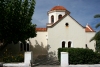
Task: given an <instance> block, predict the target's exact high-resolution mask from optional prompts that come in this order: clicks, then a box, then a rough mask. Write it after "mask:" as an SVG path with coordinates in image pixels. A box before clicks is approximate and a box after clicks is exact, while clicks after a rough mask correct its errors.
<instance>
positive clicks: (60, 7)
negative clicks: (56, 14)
mask: <svg viewBox="0 0 100 67" xmlns="http://www.w3.org/2000/svg"><path fill="white" fill-rule="evenodd" d="M53 10H66V8H65V7H63V6H55V7H53V8H52V9H51V10H50V11H53Z"/></svg>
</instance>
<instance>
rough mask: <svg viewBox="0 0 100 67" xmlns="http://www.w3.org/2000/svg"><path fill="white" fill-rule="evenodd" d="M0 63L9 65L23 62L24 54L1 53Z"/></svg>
mask: <svg viewBox="0 0 100 67" xmlns="http://www.w3.org/2000/svg"><path fill="white" fill-rule="evenodd" d="M0 62H5V63H11V62H24V54H23V53H17V54H12V52H8V51H7V50H6V51H5V52H2V53H1V55H0Z"/></svg>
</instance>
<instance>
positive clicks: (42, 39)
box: [30, 31, 48, 46]
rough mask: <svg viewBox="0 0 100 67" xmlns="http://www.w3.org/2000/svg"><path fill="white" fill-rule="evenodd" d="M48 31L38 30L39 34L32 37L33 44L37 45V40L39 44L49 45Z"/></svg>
mask: <svg viewBox="0 0 100 67" xmlns="http://www.w3.org/2000/svg"><path fill="white" fill-rule="evenodd" d="M47 36H48V35H47V32H46V31H45V32H37V36H36V37H34V38H30V41H31V45H32V46H34V45H36V41H37V42H38V44H39V45H41V44H43V45H44V46H47Z"/></svg>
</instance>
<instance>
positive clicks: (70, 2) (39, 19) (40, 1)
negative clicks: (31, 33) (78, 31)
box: [32, 0, 100, 30]
mask: <svg viewBox="0 0 100 67" xmlns="http://www.w3.org/2000/svg"><path fill="white" fill-rule="evenodd" d="M57 5H61V6H64V7H65V8H66V9H67V10H68V11H70V12H71V14H70V15H71V16H72V17H73V18H74V19H75V20H77V21H78V22H79V23H80V24H81V25H83V26H85V25H86V24H87V23H88V24H89V25H90V26H91V27H92V28H93V29H94V30H96V29H95V25H96V24H97V23H99V22H100V19H99V18H98V19H97V18H94V15H95V14H100V0H36V5H35V12H34V15H33V17H32V23H33V24H36V25H37V27H46V23H48V15H47V12H48V11H49V10H50V9H51V8H53V7H54V6H57Z"/></svg>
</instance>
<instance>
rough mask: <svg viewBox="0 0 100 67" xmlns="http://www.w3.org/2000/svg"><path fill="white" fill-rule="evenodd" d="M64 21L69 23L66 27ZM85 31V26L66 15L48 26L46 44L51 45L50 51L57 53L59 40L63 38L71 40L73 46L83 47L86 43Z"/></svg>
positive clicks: (59, 44)
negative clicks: (53, 24) (56, 22)
mask: <svg viewBox="0 0 100 67" xmlns="http://www.w3.org/2000/svg"><path fill="white" fill-rule="evenodd" d="M66 22H67V23H68V24H69V26H68V27H66V26H65V23H66ZM85 33H86V32H85V28H83V27H82V26H81V25H79V24H78V23H77V22H76V21H75V20H73V19H72V18H71V17H70V16H69V15H67V16H66V17H65V18H64V19H63V20H61V21H60V22H59V23H58V24H57V25H55V26H54V27H52V28H48V44H49V45H50V47H51V48H50V51H56V54H57V49H58V48H59V47H60V46H61V41H63V40H64V41H65V40H66V42H68V41H72V46H73V47H74V48H85V44H86V34H85ZM91 36H92V34H91ZM91 36H90V37H91ZM90 37H89V38H90ZM89 38H88V40H89ZM92 44H93V43H91V45H92ZM93 45H94V44H93ZM67 46H68V45H67ZM89 47H90V46H89ZM91 48H93V49H94V47H93V46H91Z"/></svg>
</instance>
